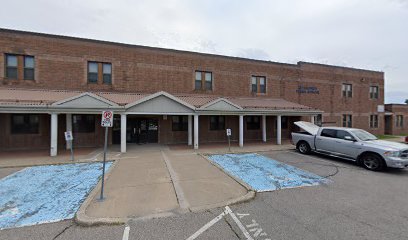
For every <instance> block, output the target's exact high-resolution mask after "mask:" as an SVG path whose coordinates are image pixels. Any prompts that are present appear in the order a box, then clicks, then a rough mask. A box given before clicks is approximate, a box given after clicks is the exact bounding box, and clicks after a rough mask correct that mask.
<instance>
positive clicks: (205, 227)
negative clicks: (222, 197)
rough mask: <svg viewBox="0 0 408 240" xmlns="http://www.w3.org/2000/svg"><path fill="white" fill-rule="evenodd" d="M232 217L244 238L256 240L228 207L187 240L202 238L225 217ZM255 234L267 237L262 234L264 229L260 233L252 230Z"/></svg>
mask: <svg viewBox="0 0 408 240" xmlns="http://www.w3.org/2000/svg"><path fill="white" fill-rule="evenodd" d="M228 214H229V215H231V217H232V219H233V220H234V222H235V223H236V224H237V225H238V227H239V229H241V231H242V233H243V234H244V236H245V237H246V239H247V240H254V239H253V238H252V237H251V234H249V232H248V231H247V230H246V228H245V227H244V225H243V224H242V222H241V221H239V220H238V218H237V216H236V215H235V214H234V213H233V212H232V210H231V208H230V207H228V206H225V210H224V211H223V212H222V213H221V214H220V215H218V216H216V217H215V218H214V219H212V220H211V221H209V222H208V223H207V224H205V225H204V226H203V227H202V228H200V229H199V230H198V231H197V232H195V233H194V234H193V235H191V236H190V237H189V238H187V239H186V240H194V239H196V238H197V237H198V236H200V235H201V234H202V233H203V232H205V231H207V230H208V229H209V228H210V227H212V226H213V225H214V224H216V223H217V222H218V221H219V220H221V219H222V218H223V217H224V216H226V215H228ZM240 215H242V216H246V215H249V214H240ZM252 231H254V232H255V234H256V237H258V236H266V235H267V234H266V233H262V229H260V231H259V230H258V229H255V230H252Z"/></svg>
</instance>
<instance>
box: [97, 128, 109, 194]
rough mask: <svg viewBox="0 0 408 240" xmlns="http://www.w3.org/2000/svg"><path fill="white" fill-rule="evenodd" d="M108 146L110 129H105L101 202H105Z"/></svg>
mask: <svg viewBox="0 0 408 240" xmlns="http://www.w3.org/2000/svg"><path fill="white" fill-rule="evenodd" d="M107 146H108V127H105V146H104V148H103V167H102V187H101V196H100V198H99V200H103V187H104V183H105V163H106V149H107Z"/></svg>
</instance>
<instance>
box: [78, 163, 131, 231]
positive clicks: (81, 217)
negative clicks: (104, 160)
mask: <svg viewBox="0 0 408 240" xmlns="http://www.w3.org/2000/svg"><path fill="white" fill-rule="evenodd" d="M117 163H118V161H117V160H116V161H114V162H113V164H112V166H111V168H110V170H109V172H107V173H106V174H105V181H106V180H107V179H108V178H109V177H110V175H111V174H112V171H113V170H114V168H115V167H116V165H117ZM101 185H102V181H101V180H99V182H98V184H97V185H96V186H95V187H94V189H93V190H92V191H91V193H90V194H89V195H88V197H87V198H86V199H85V201H84V202H83V203H82V205H81V207H80V208H79V209H78V211H77V212H76V213H75V217H74V221H75V223H77V224H78V225H80V226H85V227H89V226H97V225H102V224H108V225H121V224H125V223H126V222H127V221H128V220H129V218H98V217H90V216H88V215H86V209H87V208H88V207H89V205H90V204H91V203H92V201H93V199H94V198H95V196H96V195H97V194H98V193H99V191H100V189H101Z"/></svg>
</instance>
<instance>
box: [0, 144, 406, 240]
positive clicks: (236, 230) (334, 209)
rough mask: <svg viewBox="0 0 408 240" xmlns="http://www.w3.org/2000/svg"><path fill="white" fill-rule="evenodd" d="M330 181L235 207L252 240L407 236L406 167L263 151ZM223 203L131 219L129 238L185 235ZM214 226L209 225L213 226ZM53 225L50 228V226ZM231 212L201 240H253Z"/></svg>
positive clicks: (116, 230) (62, 229) (61, 230)
mask: <svg viewBox="0 0 408 240" xmlns="http://www.w3.org/2000/svg"><path fill="white" fill-rule="evenodd" d="M259 154H261V155H263V156H266V157H268V158H271V159H275V160H277V161H279V162H281V163H285V164H288V165H291V166H294V167H296V168H299V169H301V170H304V171H308V172H310V173H314V174H317V175H319V176H321V177H324V178H327V179H330V181H331V182H330V183H329V184H324V185H317V186H312V187H298V188H288V189H281V190H276V191H272V192H262V193H257V195H256V197H255V199H253V200H251V201H248V202H245V203H241V204H236V205H232V206H229V207H230V208H231V211H232V212H233V213H234V214H235V216H236V218H237V219H238V220H239V221H240V222H241V223H242V226H243V227H244V230H245V231H246V232H247V233H248V234H250V237H251V238H252V239H348V240H349V239H406V236H408V229H407V227H406V223H407V222H408V206H407V196H408V188H407V187H406V183H407V180H408V171H407V170H393V169H389V170H387V171H384V172H371V171H367V170H365V169H363V168H361V167H359V166H356V165H355V164H354V163H349V162H345V161H343V160H338V159H334V158H328V157H323V156H318V155H309V156H304V155H300V154H299V153H297V152H295V151H274V152H262V153H259ZM224 211H225V208H216V209H211V210H207V211H204V212H200V213H187V214H176V215H174V216H171V217H165V218H158V219H145V220H140V219H139V220H131V221H130V222H129V223H128V226H129V229H130V230H129V239H187V238H189V237H191V236H192V235H193V234H195V233H196V232H197V231H199V230H200V229H201V228H203V227H204V226H205V225H208V224H209V223H210V222H211V221H213V220H214V218H216V217H217V216H219V215H220V214H221V213H222V212H224ZM209 225H211V224H209ZM46 226H48V227H46ZM242 226H241V227H240V226H239V225H238V224H237V223H236V221H235V220H234V219H233V217H232V216H231V215H230V214H227V215H225V216H222V217H221V218H220V220H218V221H216V222H215V223H214V224H212V225H211V226H210V227H208V229H206V230H205V231H203V232H200V233H199V235H198V237H197V238H196V239H251V238H247V237H246V236H245V234H244V233H245V231H243V229H242ZM124 229H125V226H123V225H122V226H99V227H80V226H77V225H75V224H74V223H73V222H72V221H70V220H68V221H64V222H60V223H51V224H45V225H39V226H32V227H22V228H16V229H6V230H2V231H0V239H24V238H27V236H30V239H54V238H55V237H56V238H55V239H95V238H96V237H97V238H98V239H122V236H123V232H124Z"/></svg>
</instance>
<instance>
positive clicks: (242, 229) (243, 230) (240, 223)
mask: <svg viewBox="0 0 408 240" xmlns="http://www.w3.org/2000/svg"><path fill="white" fill-rule="evenodd" d="M225 209H227V210H228V211H229V212H230V215H231V217H232V219H233V220H234V222H235V223H236V224H237V225H238V227H239V229H241V231H242V233H243V234H244V236H245V237H246V239H248V240H253V238H252V237H251V235H250V234H249V232H248V231H247V230H246V228H245V227H244V225H243V224H242V222H241V221H239V219H238V218H237V216H235V214H234V213H233V212H232V211H231V208H229V207H228V206H226V207H225Z"/></svg>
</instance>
